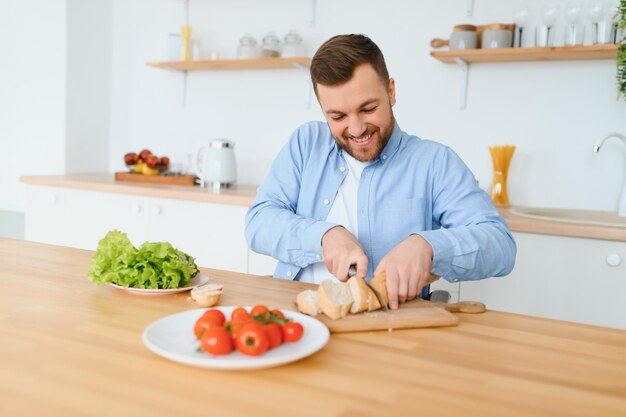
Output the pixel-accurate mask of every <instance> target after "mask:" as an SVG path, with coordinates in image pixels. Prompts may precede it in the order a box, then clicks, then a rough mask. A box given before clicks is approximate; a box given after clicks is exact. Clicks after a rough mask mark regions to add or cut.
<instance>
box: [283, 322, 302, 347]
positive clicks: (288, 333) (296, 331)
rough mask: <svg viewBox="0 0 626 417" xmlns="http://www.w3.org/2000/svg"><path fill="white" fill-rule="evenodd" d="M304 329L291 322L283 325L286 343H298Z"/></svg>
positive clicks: (298, 324)
mask: <svg viewBox="0 0 626 417" xmlns="http://www.w3.org/2000/svg"><path fill="white" fill-rule="evenodd" d="M303 333H304V328H303V327H302V325H301V324H300V323H296V322H295V321H290V322H289V323H285V324H284V325H283V339H284V340H285V342H297V341H298V340H300V339H301V338H302V334H303Z"/></svg>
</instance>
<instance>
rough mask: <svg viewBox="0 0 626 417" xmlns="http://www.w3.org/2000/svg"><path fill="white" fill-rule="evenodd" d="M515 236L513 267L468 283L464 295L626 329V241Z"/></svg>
mask: <svg viewBox="0 0 626 417" xmlns="http://www.w3.org/2000/svg"><path fill="white" fill-rule="evenodd" d="M514 236H515V240H516V242H517V247H518V252H517V261H516V265H515V268H514V270H513V272H512V273H511V274H510V275H509V276H507V277H500V278H491V279H486V280H482V281H475V282H469V281H468V282H463V283H462V284H461V291H460V298H461V300H475V301H481V302H483V303H485V304H486V305H487V308H489V309H493V310H500V311H508V312H513V313H521V314H528V315H533V316H541V317H547V318H554V319H560V320H567V321H574V322H579V323H588V324H595V325H601V326H609V327H617V328H622V329H626V242H616V241H606V240H596V239H582V238H572V237H560V236H551V235H539V234H530V233H514ZM620 260H621V261H620ZM618 262H619V264H617V265H615V264H616V263H618ZM609 263H611V264H613V265H615V266H611V265H609Z"/></svg>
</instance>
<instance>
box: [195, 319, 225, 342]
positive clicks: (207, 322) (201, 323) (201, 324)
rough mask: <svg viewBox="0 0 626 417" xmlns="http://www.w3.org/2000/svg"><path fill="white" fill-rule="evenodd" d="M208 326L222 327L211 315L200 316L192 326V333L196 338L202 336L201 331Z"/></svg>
mask: <svg viewBox="0 0 626 417" xmlns="http://www.w3.org/2000/svg"><path fill="white" fill-rule="evenodd" d="M210 327H222V325H221V324H220V323H218V322H217V321H215V318H213V317H212V316H202V317H200V318H199V319H198V320H197V321H196V324H195V325H194V326H193V333H194V334H195V335H196V337H197V338H198V339H200V338H201V337H202V333H203V332H204V331H205V330H206V329H208V328H210Z"/></svg>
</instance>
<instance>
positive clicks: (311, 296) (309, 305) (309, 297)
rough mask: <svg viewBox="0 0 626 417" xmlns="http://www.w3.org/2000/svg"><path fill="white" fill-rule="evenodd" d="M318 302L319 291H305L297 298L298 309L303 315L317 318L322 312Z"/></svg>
mask: <svg viewBox="0 0 626 417" xmlns="http://www.w3.org/2000/svg"><path fill="white" fill-rule="evenodd" d="M318 300H319V297H318V295H317V291H315V290H304V291H302V292H301V293H299V294H298V296H297V297H296V307H298V311H299V312H301V313H304V314H308V315H309V316H316V315H318V314H319V313H321V312H322V311H321V310H320V305H319V302H318Z"/></svg>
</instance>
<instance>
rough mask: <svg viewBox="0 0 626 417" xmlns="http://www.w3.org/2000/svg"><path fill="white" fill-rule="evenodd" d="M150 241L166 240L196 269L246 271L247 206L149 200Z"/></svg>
mask: <svg viewBox="0 0 626 417" xmlns="http://www.w3.org/2000/svg"><path fill="white" fill-rule="evenodd" d="M147 200H148V201H149V209H148V210H149V215H150V235H149V237H148V239H147V240H150V241H155V242H158V241H168V242H171V243H172V244H173V245H174V246H176V247H177V248H178V249H180V250H182V251H184V252H186V253H189V254H190V255H192V256H194V257H195V258H196V263H197V264H198V265H199V266H205V267H209V268H216V269H225V270H228V271H236V272H244V273H245V272H247V270H248V266H247V258H248V246H247V244H246V241H245V238H244V233H243V229H244V219H245V214H246V210H247V207H243V206H234V205H226V204H211V203H199V202H195V201H184V200H172V199H155V198H149V199H147Z"/></svg>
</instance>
